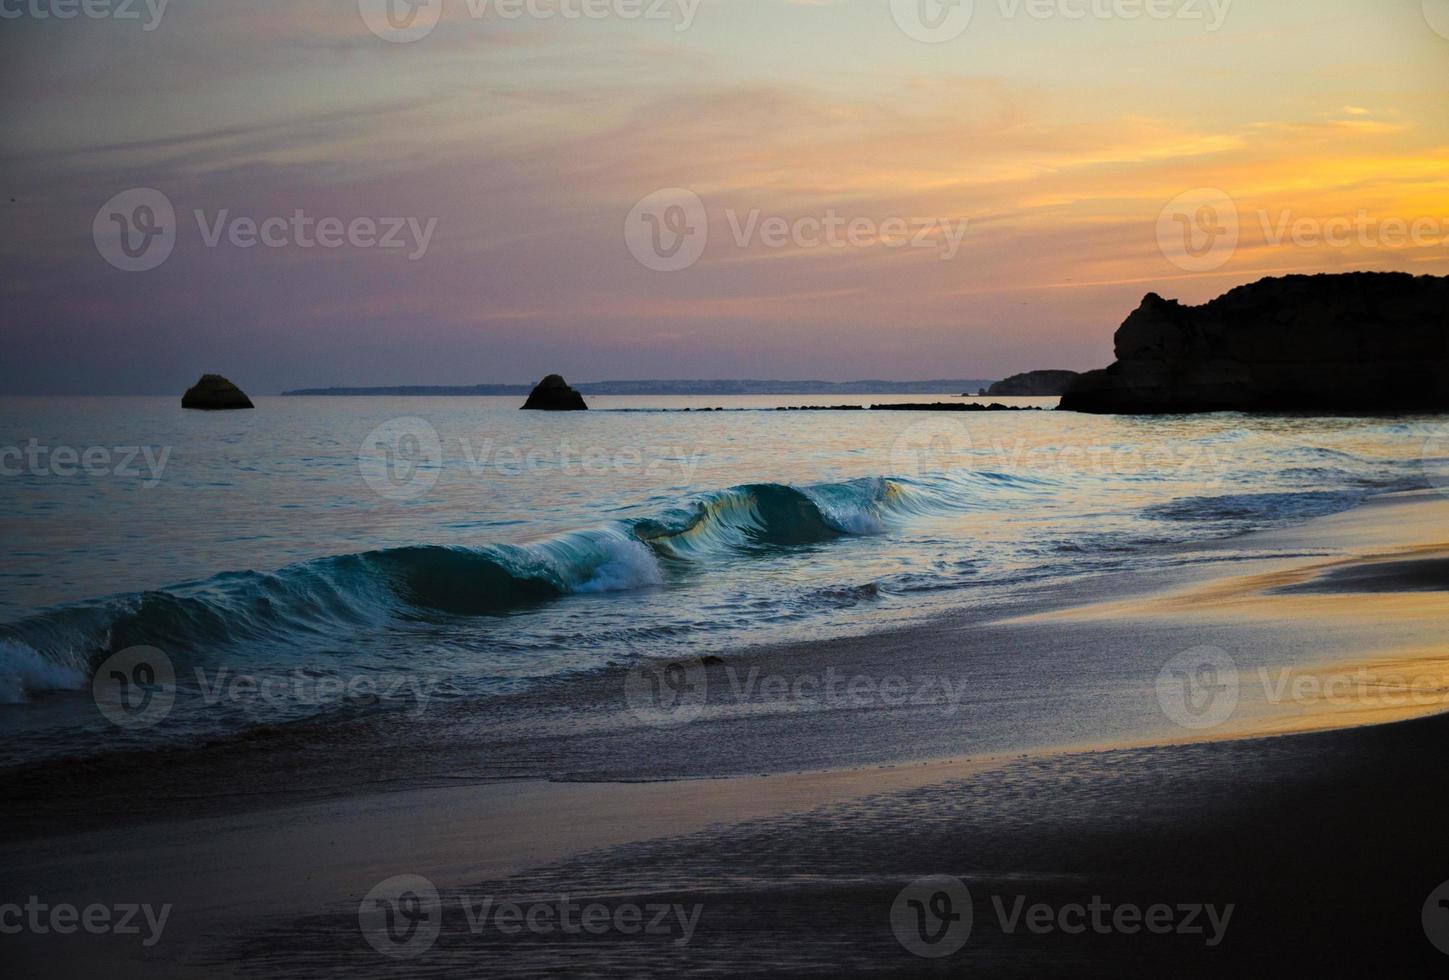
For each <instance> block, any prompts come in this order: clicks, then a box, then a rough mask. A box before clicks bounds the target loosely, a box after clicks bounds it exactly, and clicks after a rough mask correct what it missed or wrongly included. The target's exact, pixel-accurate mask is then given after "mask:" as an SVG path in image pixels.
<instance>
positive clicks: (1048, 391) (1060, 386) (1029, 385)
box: [985, 371, 1079, 396]
mask: <svg viewBox="0 0 1449 980" xmlns="http://www.w3.org/2000/svg"><path fill="white" fill-rule="evenodd" d="M1078 377H1079V375H1078V374H1077V372H1075V371H1028V372H1026V373H1025V374H1014V375H1012V376H1011V377H1009V378H1007V379H1006V380H1005V381H998V382H996V384H994V385H992V386H991V387H990V388H987V389H986V392H985V394H988V395H1013V396H1047V395H1060V394H1062V393H1064V392H1065V391H1066V390H1067V388H1068V387H1069V386H1070V385H1071V383H1072V382H1073V381H1075V380H1077V378H1078Z"/></svg>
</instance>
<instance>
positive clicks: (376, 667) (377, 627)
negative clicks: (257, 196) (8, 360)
mask: <svg viewBox="0 0 1449 980" xmlns="http://www.w3.org/2000/svg"><path fill="white" fill-rule="evenodd" d="M921 400H922V398H921V396H900V395H895V396H878V397H871V396H848V397H842V396H838V395H835V396H826V397H816V396H730V397H723V396H700V397H693V396H691V397H680V396H670V397H645V396H612V397H610V396H601V397H595V398H593V399H591V405H592V408H593V410H592V411H590V412H588V413H586V414H561V415H553V414H543V413H523V412H520V411H518V410H517V408H518V404H519V399H517V398H513V397H509V398H347V397H341V398H325V399H324V398H261V399H257V409H256V410H255V411H251V412H232V413H217V414H212V413H201V412H185V411H182V410H181V409H180V408H179V406H178V404H177V401H176V399H172V398H164V399H163V398H82V399H73V398H6V399H3V400H0V406H3V407H0V510H3V512H4V513H5V514H6V521H5V523H6V540H5V553H6V557H5V560H4V562H3V563H0V733H3V735H4V736H5V738H4V739H3V748H0V765H16V764H22V763H28V762H34V761H36V760H40V759H46V758H55V757H59V756H84V755H92V754H97V753H105V752H115V751H128V750H134V749H136V748H137V747H141V746H147V747H149V746H153V745H157V744H161V745H171V744H176V745H191V744H197V743H199V742H202V741H205V740H208V739H216V738H225V737H235V736H238V735H242V734H244V733H245V732H246V731H248V730H249V729H252V728H256V727H259V726H273V725H277V724H280V723H286V722H296V721H298V720H310V721H312V722H318V721H321V722H325V719H326V716H327V715H328V714H329V712H334V711H338V710H340V709H342V708H347V707H355V705H356V704H358V703H365V704H367V705H368V706H370V707H371V708H372V709H373V710H379V711H387V710H399V711H402V710H407V707H408V705H409V704H412V703H414V702H415V701H416V699H417V697H418V696H419V691H420V690H423V689H425V690H426V692H427V695H428V697H430V698H440V699H447V700H449V701H451V702H455V703H457V704H464V705H466V704H474V705H478V706H479V709H478V710H480V711H483V710H486V705H487V704H488V702H489V699H491V698H497V697H500V696H502V695H507V694H516V693H518V692H520V691H527V690H528V689H529V686H530V685H533V684H537V683H540V682H541V681H545V680H549V679H556V678H559V677H561V676H565V675H571V674H586V673H587V672H590V671H597V670H600V669H603V668H606V667H617V666H618V665H620V664H627V663H629V662H632V661H635V660H638V659H640V658H645V657H651V658H652V657H662V656H685V657H694V658H698V657H704V656H718V657H722V658H726V659H727V658H728V657H729V656H730V653H731V651H736V650H740V649H744V648H747V647H750V646H752V645H756V644H761V643H776V642H782V641H790V640H796V639H821V638H828V637H833V636H845V635H859V634H866V633H870V632H872V631H877V630H882V629H887V628H890V627H892V626H897V625H902V624H906V623H914V622H920V621H922V620H925V619H928V618H930V617H933V616H936V615H938V614H940V613H942V612H943V611H946V610H952V609H960V608H963V607H978V608H982V609H989V608H991V607H992V606H993V604H1000V603H1005V602H1009V601H1010V600H1011V599H1012V598H1013V597H1015V596H1019V595H1020V594H1021V593H1022V590H1024V589H1041V588H1050V586H1051V585H1052V583H1053V582H1055V581H1059V580H1060V581H1065V580H1068V579H1074V578H1078V577H1080V576H1083V575H1089V574H1094V573H1101V572H1109V571H1118V570H1132V571H1142V572H1151V571H1152V570H1153V569H1154V568H1157V567H1167V566H1175V565H1180V564H1182V563H1183V562H1185V561H1191V560H1193V555H1194V549H1197V548H1207V547H1213V548H1217V549H1221V547H1222V542H1223V541H1224V540H1225V539H1231V538H1232V537H1234V536H1236V535H1240V534H1243V533H1245V532H1248V531H1252V530H1257V529H1262V528H1269V527H1274V526H1277V525H1281V524H1285V523H1291V522H1296V521H1303V520H1306V519H1309V518H1312V517H1315V516H1319V515H1323V514H1329V513H1333V512H1336V511H1341V510H1346V509H1348V508H1351V507H1353V506H1355V505H1356V504H1357V503H1359V502H1361V501H1362V500H1363V499H1364V498H1365V497H1367V496H1368V495H1371V494H1375V493H1381V492H1386V491H1390V490H1402V489H1411V488H1415V487H1421V486H1424V485H1425V483H1426V482H1429V481H1433V480H1435V479H1437V477H1436V474H1437V473H1438V472H1440V471H1442V466H1443V462H1444V461H1443V459H1442V457H1441V456H1440V455H1439V454H1438V450H1437V448H1436V447H1437V446H1439V442H1436V437H1437V433H1438V428H1437V427H1438V425H1439V421H1438V420H1436V419H1430V418H1424V419H1403V418H1395V419H1373V418H1368V419H1348V418H1306V417H1294V416H1281V417H1251V418H1250V417H1247V416H1237V415H1212V416H1201V417H1170V418H1161V417H1159V418H1125V417H1093V416H1084V415H1076V414H1070V413H1061V412H1055V411H1052V410H1051V409H1052V408H1053V407H1054V405H1055V399H1014V400H1012V401H1013V404H1017V405H1021V406H1026V407H1032V408H1036V409H1040V410H1036V411H1019V412H980V413H976V412H970V413H966V412H962V413H924V412H870V411H838V410H830V409H826V410H820V411H798V412H797V411H789V412H786V411H779V410H778V409H779V408H780V407H782V406H804V405H839V404H844V403H850V404H862V405H865V404H871V403H883V402H909V401H921ZM933 400H934V399H933ZM940 400H961V399H958V398H956V397H955V396H950V395H943V396H941V399H940ZM966 401H980V400H979V399H968V400H966ZM715 408H720V409H724V410H723V411H705V409H715ZM685 409H690V411H685ZM1426 447H1427V448H1426ZM137 647H144V648H151V649H154V650H157V651H160V652H161V654H163V655H164V662H165V663H166V669H167V670H168V671H169V672H170V673H171V674H173V675H174V678H175V685H174V692H168V699H169V700H171V703H169V704H168V705H167V710H166V713H165V721H164V723H162V724H155V725H151V726H134V728H132V727H128V726H126V725H118V724H116V722H115V719H114V718H113V717H109V716H108V714H107V712H106V711H104V710H101V711H98V710H97V703H96V701H95V700H93V699H92V697H91V689H92V684H93V683H98V682H99V681H105V680H106V677H100V678H97V676H96V674H97V671H98V669H99V668H102V667H104V671H103V673H104V674H106V675H108V676H111V675H115V671H116V665H117V664H118V663H119V664H120V665H121V666H122V667H123V668H125V667H126V665H127V664H132V661H130V660H126V659H125V658H121V659H120V660H116V659H115V658H114V655H116V654H118V653H122V652H123V651H130V650H132V649H133V648H137ZM132 660H134V658H132ZM132 665H133V664H132ZM122 675H123V676H124V670H123V671H122ZM128 679H129V680H133V681H135V682H137V683H140V682H141V681H143V680H147V679H149V677H140V676H135V677H128ZM238 685H244V686H243V687H241V688H240V689H241V690H244V691H246V692H249V696H246V697H238V696H236V692H237V691H238V690H239V688H238ZM223 690H224V691H226V692H227V693H228V694H229V695H230V696H226V697H223V696H219V692H221V691H223ZM999 693H1001V694H1002V696H1007V695H1009V694H1010V692H999ZM173 697H174V700H172V699H173Z"/></svg>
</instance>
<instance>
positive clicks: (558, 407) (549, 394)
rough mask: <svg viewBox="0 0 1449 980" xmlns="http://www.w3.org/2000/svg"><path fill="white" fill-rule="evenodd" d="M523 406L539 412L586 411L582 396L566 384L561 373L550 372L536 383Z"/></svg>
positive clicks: (586, 407)
mask: <svg viewBox="0 0 1449 980" xmlns="http://www.w3.org/2000/svg"><path fill="white" fill-rule="evenodd" d="M523 407H524V408H525V409H527V410H529V411H539V412H587V411H588V410H589V406H588V405H586V404H584V396H583V395H581V394H579V393H578V392H577V391H574V390H573V389H572V388H570V387H569V386H568V382H566V381H565V380H564V379H563V376H562V375H558V374H550V375H549V376H548V377H546V378H544V379H543V380H542V381H540V382H539V383H538V386H537V387H536V388H534V389H533V392H532V394H530V395H529V396H528V401H526V402H524V403H523Z"/></svg>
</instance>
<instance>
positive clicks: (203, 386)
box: [181, 374, 256, 412]
mask: <svg viewBox="0 0 1449 980" xmlns="http://www.w3.org/2000/svg"><path fill="white" fill-rule="evenodd" d="M181 407H182V408H197V409H201V410H202V411H207V412H222V411H230V410H234V409H238V408H255V407H256V406H254V405H253V404H252V400H251V399H250V398H248V397H247V396H246V393H245V392H243V391H242V390H241V389H240V388H238V387H237V386H236V385H234V384H232V383H231V382H230V381H228V380H226V379H225V378H223V377H222V376H221V375H219V374H203V375H202V376H201V380H200V381H198V382H196V384H194V385H192V386H191V387H190V388H189V389H188V390H187V392H186V394H184V395H182V396H181Z"/></svg>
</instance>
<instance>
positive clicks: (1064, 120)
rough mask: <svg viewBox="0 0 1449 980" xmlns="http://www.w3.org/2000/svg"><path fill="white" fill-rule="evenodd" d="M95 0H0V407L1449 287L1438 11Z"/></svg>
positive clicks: (960, 334) (1272, 2)
mask: <svg viewBox="0 0 1449 980" xmlns="http://www.w3.org/2000/svg"><path fill="white" fill-rule="evenodd" d="M81 2H82V0H0V181H3V184H0V231H3V234H0V262H3V265H4V275H3V277H0V393H7V394H78V393H95V394H176V393H179V392H180V391H182V390H184V389H185V387H187V386H188V385H189V384H191V383H192V382H194V381H195V380H196V377H197V376H198V375H200V374H201V373H203V372H219V373H222V374H226V375H227V376H228V377H230V378H231V379H232V380H234V381H236V382H237V383H238V384H240V385H241V386H242V387H243V388H244V389H246V390H247V391H249V392H252V393H255V394H262V395H265V394H270V393H275V392H278V391H282V390H285V389H289V388H296V387H311V386H321V385H333V384H336V385H386V384H470V383H485V382H486V383H500V382H507V383H524V382H530V381H535V380H537V379H538V378H539V377H541V376H542V375H544V374H546V373H550V372H560V373H563V374H564V375H565V376H566V377H567V378H569V379H570V380H571V381H581V382H582V381H597V380H606V379H623V378H739V377H753V378H820V379H827V380H847V379H853V378H887V379H898V380H906V379H920V378H941V377H959V378H993V377H1002V376H1005V375H1007V374H1011V373H1015V372H1017V371H1023V370H1029V369H1036V368H1071V369H1079V370H1082V369H1088V368H1093V367H1100V366H1103V365H1105V364H1107V363H1108V362H1110V360H1111V357H1112V334H1113V331H1114V330H1115V329H1116V327H1117V326H1118V325H1119V324H1120V323H1121V321H1122V320H1123V318H1124V317H1125V316H1126V315H1127V314H1128V313H1130V312H1131V311H1132V310H1133V309H1134V308H1135V307H1136V306H1137V305H1138V303H1139V302H1140V301H1141V299H1142V296H1143V295H1144V294H1146V293H1147V292H1149V291H1153V292H1158V293H1160V294H1161V295H1163V296H1167V297H1172V298H1177V299H1181V300H1183V301H1184V302H1193V303H1198V302H1203V301H1206V300H1208V299H1210V298H1212V297H1213V296H1216V295H1219V294H1220V293H1222V292H1224V291H1226V290H1227V289H1230V288H1232V287H1233V286H1236V285H1240V284H1243V283H1247V282H1252V281H1254V280H1256V279H1259V278H1262V277H1263V276H1268V275H1281V274H1288V273H1295V272H1337V271H1348V270H1356V269H1369V270H1401V271H1410V272H1415V273H1418V274H1436V275H1443V274H1449V193H1446V192H1449V114H1446V112H1445V106H1446V104H1449V0H975V2H974V3H972V2H971V0H958V2H957V3H956V4H955V5H954V6H952V5H946V6H943V5H942V4H941V3H940V2H939V0H527V2H525V0H419V2H422V3H423V6H421V7H419V8H417V9H415V10H411V11H409V10H408V9H407V8H405V7H403V6H402V4H403V2H404V0H176V2H174V3H171V4H161V2H160V0H149V4H148V0H86V2H87V3H89V4H91V6H90V7H89V8H87V9H89V10H90V13H89V14H87V13H86V12H84V11H80V12H78V13H77V10H78V8H79V7H80V6H81ZM389 2H391V3H395V4H398V5H399V6H397V7H395V8H393V10H392V13H393V15H394V16H393V18H392V19H391V20H389V19H388V17H387V13H388V10H387V8H386V4H387V3H389ZM62 13H64V14H76V15H75V16H69V17H62V16H59V15H60V14H62ZM409 14H411V15H412V17H413V19H412V20H411V21H409V20H408V17H407V15H409ZM126 15H131V16H126ZM412 35H416V36H412ZM324 229H325V233H324ZM263 231H265V238H266V241H261V240H260V239H261V238H262V237H263ZM122 246H125V247H124V248H123V247H122Z"/></svg>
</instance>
